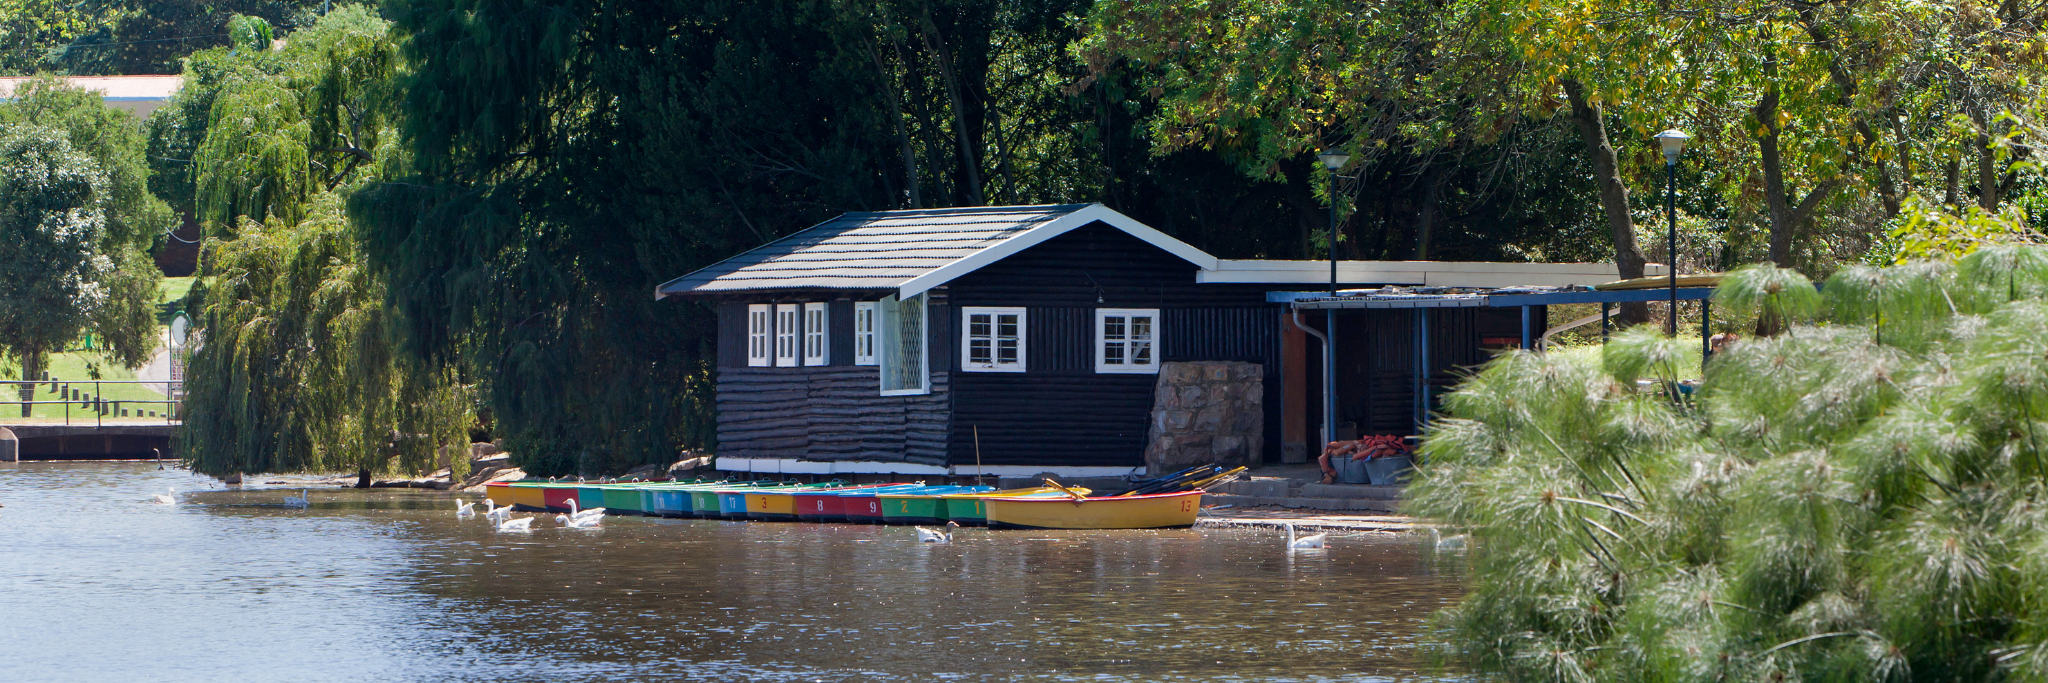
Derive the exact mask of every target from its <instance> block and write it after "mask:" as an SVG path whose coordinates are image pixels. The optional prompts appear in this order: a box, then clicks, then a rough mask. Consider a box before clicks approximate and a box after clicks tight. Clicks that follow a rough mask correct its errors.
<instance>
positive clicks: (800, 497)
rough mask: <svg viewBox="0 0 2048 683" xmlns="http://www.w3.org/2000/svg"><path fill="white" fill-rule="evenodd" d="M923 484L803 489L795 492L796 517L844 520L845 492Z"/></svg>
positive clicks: (822, 520) (900, 488) (862, 491)
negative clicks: (844, 488)
mask: <svg viewBox="0 0 2048 683" xmlns="http://www.w3.org/2000/svg"><path fill="white" fill-rule="evenodd" d="M923 486H924V485H923V484H875V485H870V486H869V487H867V488H850V489H847V490H841V491H803V492H799V493H797V494H796V495H795V496H794V497H795V499H796V506H795V507H796V518H797V519H799V520H803V521H806V522H844V521H846V502H847V501H848V500H850V499H849V498H848V497H847V494H856V493H859V494H876V493H883V492H888V491H908V490H910V489H915V488H921V487H923Z"/></svg>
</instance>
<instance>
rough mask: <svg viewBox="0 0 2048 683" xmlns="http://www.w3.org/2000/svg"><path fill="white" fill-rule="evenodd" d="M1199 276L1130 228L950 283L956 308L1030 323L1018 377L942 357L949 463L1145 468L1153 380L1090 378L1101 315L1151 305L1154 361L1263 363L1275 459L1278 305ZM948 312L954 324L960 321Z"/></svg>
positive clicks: (1075, 236) (1080, 234) (1247, 289)
mask: <svg viewBox="0 0 2048 683" xmlns="http://www.w3.org/2000/svg"><path fill="white" fill-rule="evenodd" d="M1196 270H1197V268H1196V266H1195V265H1194V264H1192V263H1188V262H1187V261H1185V260H1182V259H1180V258H1179V257H1176V256H1174V255H1172V254H1170V253H1168V252H1166V251H1165V250H1163V249H1160V248H1158V247H1154V246H1152V245H1151V244H1148V243H1146V242H1144V241H1143V240H1140V239H1138V238H1136V237H1132V236H1131V235H1130V234H1128V233H1125V232H1123V231H1121V230H1117V229H1115V228H1111V227H1109V226H1106V225H1102V224H1095V225H1091V226H1086V227H1083V228H1080V229H1077V230H1074V231H1071V232H1068V233H1066V234H1064V235H1061V236H1059V237H1055V238H1053V239H1050V240H1047V241H1045V242H1043V243H1041V244H1039V245H1037V246H1034V247H1032V248H1030V249H1026V250H1024V251H1022V252H1020V253H1018V254H1016V255H1013V256H1011V257H1009V258H1006V259H1003V260H1001V261H998V262H996V263H993V264H990V265H988V266H986V267H983V268H981V269H980V270H977V271H975V272H973V273H970V274H968V275H965V276H962V277H961V278H959V279H957V280H954V281H953V282H952V283H950V284H949V285H948V290H949V291H950V296H951V299H952V303H953V304H954V305H956V306H960V307H966V306H1022V307H1024V308H1025V309H1026V316H1025V317H1026V323H1025V325H1026V328H1027V329H1026V331H1025V338H1026V341H1025V354H1026V356H1025V366H1026V370H1025V372H1022V373H1001V372H965V371H960V370H959V367H960V358H959V357H958V354H957V353H955V354H951V355H950V356H949V357H948V358H947V359H946V360H945V361H944V366H943V367H946V368H947V369H949V370H953V371H954V374H953V387H952V389H953V427H952V438H951V440H950V441H951V449H950V453H951V461H952V464H955V465H973V464H975V463H976V462H977V457H979V462H980V463H981V464H984V465H1025V466H1036V465H1048V466H1050V465H1061V466H1127V467H1139V466H1142V465H1143V464H1144V452H1145V438H1146V428H1147V425H1148V424H1149V419H1150V416H1151V411H1152V389H1153V385H1154V384H1155V383H1156V382H1157V380H1158V377H1157V376H1156V375H1150V374H1102V373H1097V372H1095V343H1096V342H1095V309H1098V308H1156V309H1159V310H1160V320H1159V330H1158V342H1157V343H1158V350H1157V353H1158V359H1159V361H1160V362H1168V361H1192V360H1229V361H1245V362H1252V363H1259V364H1261V365H1262V366H1264V368H1265V372H1266V381H1265V387H1266V396H1265V403H1264V404H1265V408H1266V413H1267V417H1266V423H1267V425H1268V429H1266V435H1267V436H1266V439H1265V440H1266V443H1265V444H1264V446H1263V447H1262V448H1261V450H1262V451H1263V452H1264V453H1265V454H1266V458H1267V459H1268V460H1271V461H1277V459H1278V457H1279V448H1280V445H1279V444H1280V430H1279V428H1278V425H1279V424H1280V418H1279V410H1280V400H1279V391H1280V384H1281V383H1280V379H1279V377H1280V376H1279V372H1280V360H1279V352H1280V348H1279V346H1280V345H1279V329H1278V326H1277V325H1276V324H1275V321H1276V320H1277V317H1276V316H1275V315H1274V314H1273V312H1274V311H1276V310H1278V309H1277V308H1276V307H1274V306H1273V305H1271V304H1267V303H1266V301H1265V291H1266V289H1267V288H1266V287H1263V286H1256V285H1229V284H1201V283H1198V282H1196V281H1195V273H1196ZM953 317H954V318H955V320H952V321H951V322H952V323H953V324H954V325H958V324H959V321H958V320H957V318H958V317H959V314H958V313H954V314H953ZM956 329H957V328H956ZM955 334H957V332H955ZM955 345H956V346H957V343H956V344H955ZM977 427H978V428H979V431H980V434H979V453H978V455H977V452H976V450H977V449H976V434H975V430H976V429H977Z"/></svg>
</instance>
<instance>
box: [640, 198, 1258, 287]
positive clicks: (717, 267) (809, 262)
mask: <svg viewBox="0 0 2048 683" xmlns="http://www.w3.org/2000/svg"><path fill="white" fill-rule="evenodd" d="M1098 221H1099V222H1102V223H1104V224H1107V225H1109V226H1111V227H1114V228H1116V229H1119V230H1122V231H1124V232H1127V233H1130V234H1131V235H1132V236H1134V237H1137V238H1138V239H1141V240H1144V241H1146V242H1149V243H1151V244H1153V245H1154V246H1157V247H1159V248H1161V249H1165V250H1166V251H1168V252H1170V253H1173V254H1174V255H1176V256H1179V257H1181V258H1183V259H1187V260H1188V261H1189V262H1191V263H1194V264H1195V265H1197V266H1201V267H1203V268H1214V267H1216V263H1217V261H1216V258H1215V257H1213V256H1210V255H1209V254H1207V253H1205V252H1203V251H1202V250H1200V249H1196V248H1194V247H1192V246H1189V245H1188V244H1187V243H1185V242H1182V241H1180V240H1176V239H1174V238H1172V237H1168V236H1167V235H1166V234H1165V233H1162V232H1159V231H1158V230H1154V229H1152V228H1150V227H1147V226H1146V225H1144V224H1143V223H1139V222H1137V221H1135V220H1132V219H1131V218H1130V217H1129V216H1125V215H1123V214H1121V213H1117V212H1116V211H1114V210H1111V209H1110V208H1109V207H1106V206H1103V205H1101V204H1049V205H1043V206H990V207H975V208H962V209H923V210H913V211H876V212H862V213H847V214H841V215H840V216H839V217H838V218H834V219H832V220H829V221H825V222H823V223H819V224H817V225H815V226H812V227H810V228H808V229H805V230H804V231H802V232H799V233H796V234H794V235H790V236H788V237H784V238H782V239H779V240H776V241H774V242H770V243H768V244H765V245H762V246H760V247H757V248H754V249H752V250H750V251H748V252H746V253H743V254H740V255H738V256H734V257H732V258H729V259H726V260H724V261H720V262H718V263H715V264H712V265H711V266H709V267H706V268H704V269H702V270H698V271H697V272H694V273H690V274H689V275H684V276H682V277H679V278H676V279H674V280H670V281H668V282H665V283H662V285H661V286H660V287H657V288H655V290H654V298H656V299H660V298H663V297H667V296H671V295H678V296H690V295H708V294H721V293H729V292H743V291H759V290H776V289H847V290H884V289H894V290H897V293H898V294H899V295H900V296H904V297H910V296H916V295H917V294H919V293H922V292H924V291H925V290H928V289H931V288H933V287H937V286H939V285H942V284H945V283H946V282H948V281H951V280H952V279H954V278H957V277H960V276H961V275H965V274H967V273H970V272H973V271H974V270H975V269H977V268H981V267H982V266H986V265H988V264H990V263H994V262H996V261H998V260H1000V259H1002V258H1004V257H1007V256H1009V255H1011V254H1015V253H1017V252H1019V251H1023V250H1024V249H1026V248H1028V247H1031V246H1033V245H1036V244H1038V243H1040V242H1044V241H1045V240H1048V239H1052V238H1053V237H1056V236H1058V235H1061V234H1064V233H1066V232H1067V231H1069V230H1073V229H1075V228H1079V227H1081V226H1084V225H1088V224H1090V223H1095V222H1098Z"/></svg>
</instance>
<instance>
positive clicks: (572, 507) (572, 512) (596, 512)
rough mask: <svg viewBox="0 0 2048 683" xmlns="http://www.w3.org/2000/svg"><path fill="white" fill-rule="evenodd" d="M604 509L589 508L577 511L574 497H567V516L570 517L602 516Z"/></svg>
mask: <svg viewBox="0 0 2048 683" xmlns="http://www.w3.org/2000/svg"><path fill="white" fill-rule="evenodd" d="M604 510H605V509H604V508H591V509H588V510H581V511H578V510H577V509H576V499H574V498H570V499H569V517H570V518H571V519H583V518H585V517H603V516H604Z"/></svg>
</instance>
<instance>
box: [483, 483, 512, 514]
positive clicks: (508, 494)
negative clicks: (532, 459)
mask: <svg viewBox="0 0 2048 683" xmlns="http://www.w3.org/2000/svg"><path fill="white" fill-rule="evenodd" d="M484 497H485V498H488V499H490V501H491V503H493V504H495V505H497V506H498V507H501V508H508V507H512V484H511V482H503V481H494V482H491V483H489V484H485V485H484Z"/></svg>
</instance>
